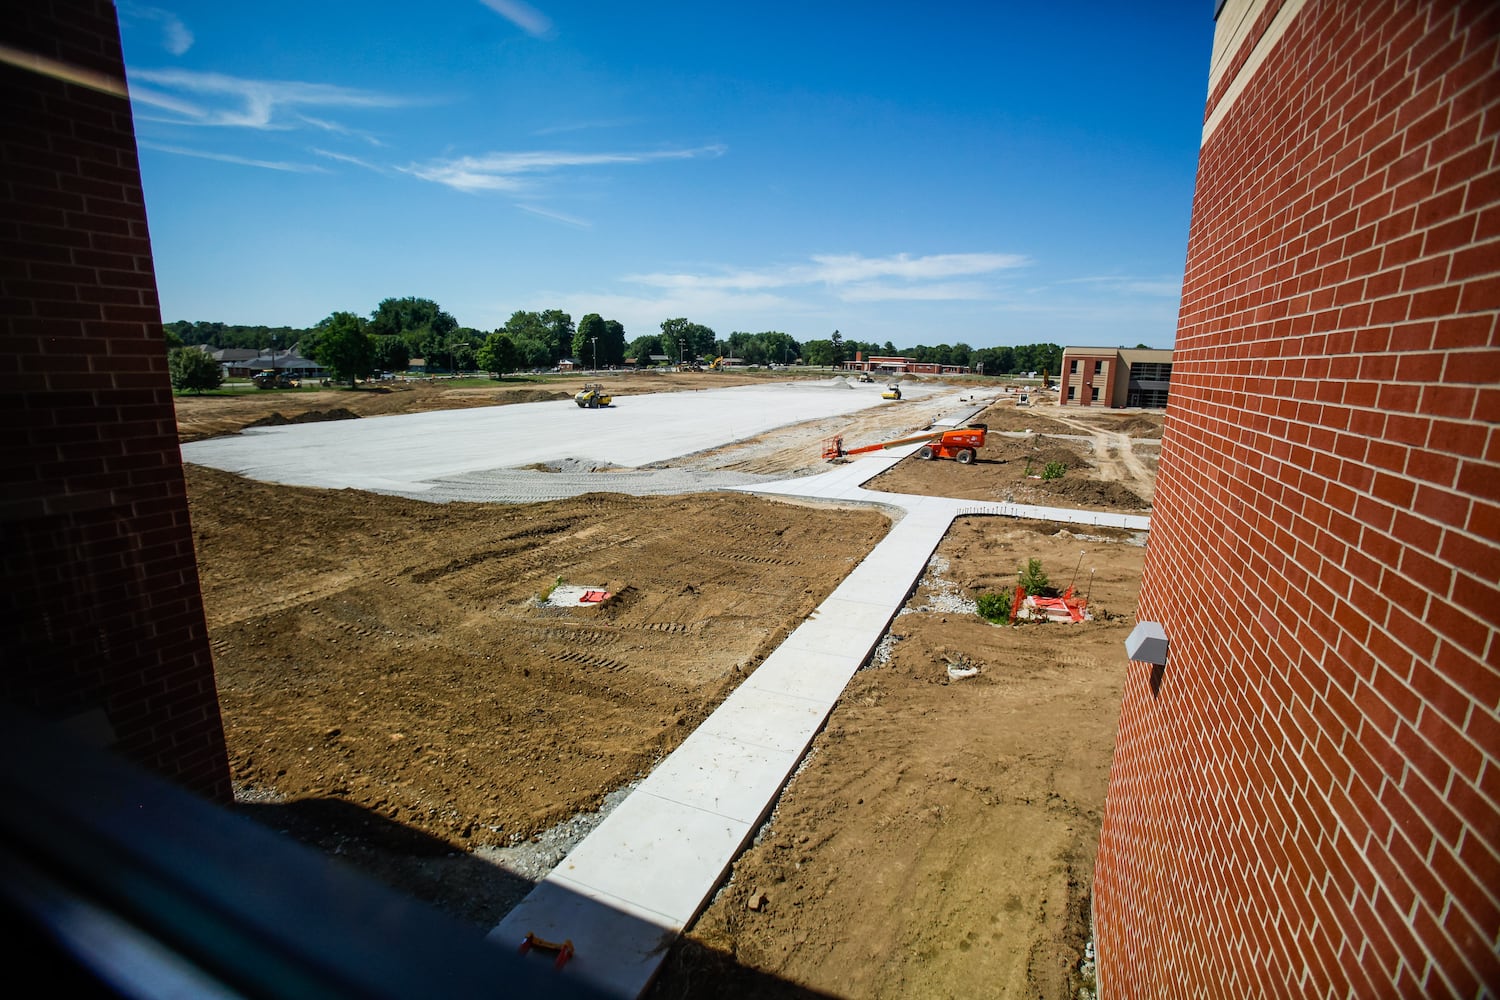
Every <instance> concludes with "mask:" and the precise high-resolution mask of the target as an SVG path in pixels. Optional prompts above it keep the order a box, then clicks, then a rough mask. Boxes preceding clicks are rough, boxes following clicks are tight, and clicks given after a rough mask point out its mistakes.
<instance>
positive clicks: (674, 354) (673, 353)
mask: <svg viewBox="0 0 1500 1000" xmlns="http://www.w3.org/2000/svg"><path fill="white" fill-rule="evenodd" d="M717 339H718V337H717V336H715V334H714V332H713V330H711V329H710V328H709V327H706V326H704V325H703V324H701V323H692V322H689V321H688V320H687V319H685V318H683V317H681V316H679V317H677V318H675V319H665V320H662V323H661V346H662V353H663V354H666V355H667V356H668V357H670V358H672V359H673V360H674V361H681V360H684V359H685V360H688V361H692V360H694V359H696V358H698V357H700V356H701V355H704V354H708V353H711V352H712V351H713V349H714V342H715V341H716V340H717Z"/></svg>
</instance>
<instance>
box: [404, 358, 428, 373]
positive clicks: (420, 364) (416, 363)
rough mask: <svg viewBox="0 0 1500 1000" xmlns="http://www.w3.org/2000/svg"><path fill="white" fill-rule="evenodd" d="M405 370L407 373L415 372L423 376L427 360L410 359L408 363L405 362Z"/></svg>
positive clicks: (425, 371)
mask: <svg viewBox="0 0 1500 1000" xmlns="http://www.w3.org/2000/svg"><path fill="white" fill-rule="evenodd" d="M406 370H407V371H409V372H415V373H416V374H418V375H425V374H427V359H426V358H412V359H410V360H409V361H407V362H406Z"/></svg>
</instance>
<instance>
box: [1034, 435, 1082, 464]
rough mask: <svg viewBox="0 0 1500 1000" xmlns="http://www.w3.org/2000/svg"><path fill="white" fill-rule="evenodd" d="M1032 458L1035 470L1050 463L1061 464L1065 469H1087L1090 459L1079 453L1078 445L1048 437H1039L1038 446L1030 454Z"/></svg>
mask: <svg viewBox="0 0 1500 1000" xmlns="http://www.w3.org/2000/svg"><path fill="white" fill-rule="evenodd" d="M1028 457H1030V458H1031V459H1032V465H1033V472H1036V471H1038V470H1041V469H1045V468H1046V467H1047V466H1049V465H1054V464H1055V465H1061V466H1062V467H1063V468H1065V469H1087V468H1089V467H1090V466H1089V462H1088V459H1086V458H1084V457H1083V456H1082V455H1080V454H1079V453H1078V449H1077V446H1076V445H1066V444H1057V443H1054V442H1051V441H1048V440H1047V439H1046V438H1038V439H1037V445H1036V448H1035V449H1034V450H1033V451H1032V452H1031V453H1030V455H1029V456H1028Z"/></svg>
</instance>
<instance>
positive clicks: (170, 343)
mask: <svg viewBox="0 0 1500 1000" xmlns="http://www.w3.org/2000/svg"><path fill="white" fill-rule="evenodd" d="M161 332H162V338H163V339H164V340H166V342H167V350H168V351H169V352H170V351H171V350H172V349H173V348H177V347H183V346H184V344H183V343H182V337H181V336H180V335H179V334H178V333H177V331H176V330H174V329H172V325H171V324H170V323H169V324H167V325H166V326H163V327H162V328H161ZM199 353H200V354H201V353H202V352H201V351H200V352H199Z"/></svg>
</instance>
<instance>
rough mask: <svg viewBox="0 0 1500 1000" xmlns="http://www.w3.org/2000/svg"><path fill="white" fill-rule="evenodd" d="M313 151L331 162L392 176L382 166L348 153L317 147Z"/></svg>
mask: <svg viewBox="0 0 1500 1000" xmlns="http://www.w3.org/2000/svg"><path fill="white" fill-rule="evenodd" d="M312 151H313V152H314V153H316V154H317V155H319V156H323V157H327V158H328V159H330V160H337V161H339V162H340V163H352V164H354V166H356V167H364V168H365V169H366V170H370V171H373V172H375V173H377V174H386V175H388V174H390V170H388V169H387V168H385V167H382V166H380V165H379V164H378V163H371V162H369V161H368V160H362V159H360V158H359V157H357V156H350V155H349V154H348V153H335V152H333V151H332V150H329V149H319V148H317V147H316V146H314V147H313V149H312Z"/></svg>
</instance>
